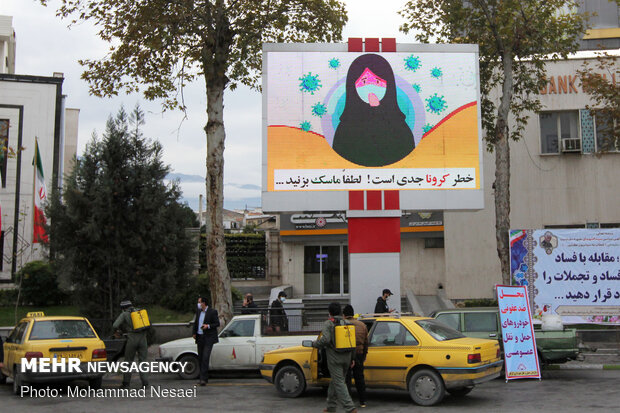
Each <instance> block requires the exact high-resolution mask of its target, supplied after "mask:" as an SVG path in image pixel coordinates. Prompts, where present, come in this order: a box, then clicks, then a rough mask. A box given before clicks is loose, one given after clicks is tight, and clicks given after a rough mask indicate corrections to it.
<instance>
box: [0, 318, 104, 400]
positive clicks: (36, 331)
mask: <svg viewBox="0 0 620 413" xmlns="http://www.w3.org/2000/svg"><path fill="white" fill-rule="evenodd" d="M32 359H50V360H51V359H57V360H58V359H79V361H80V364H79V370H80V371H81V372H76V371H72V372H69V371H65V372H39V371H37V372H36V373H35V372H31V371H26V372H23V371H22V368H21V364H22V363H23V362H25V360H27V361H31V360H32ZM106 360H107V354H106V350H105V345H104V343H103V341H101V339H100V338H99V336H97V333H96V332H95V329H94V328H93V326H92V325H91V324H90V322H89V321H88V319H86V318H85V317H70V316H49V317H46V316H45V314H43V313H42V312H33V313H28V314H27V315H26V317H25V318H23V319H21V320H20V321H19V323H17V325H16V326H15V328H14V329H13V331H11V333H10V334H9V336H8V337H7V339H6V341H5V343H4V367H3V368H1V369H0V381H4V380H6V378H7V377H10V378H12V379H13V391H14V392H15V394H18V393H19V392H20V390H21V386H23V385H24V384H25V383H41V382H50V381H69V380H76V379H86V380H88V381H89V385H90V387H92V388H99V387H101V380H102V376H103V374H102V373H97V372H89V369H88V367H87V365H86V363H88V362H104V361H106ZM67 370H68V369H67ZM76 370H77V369H76Z"/></svg>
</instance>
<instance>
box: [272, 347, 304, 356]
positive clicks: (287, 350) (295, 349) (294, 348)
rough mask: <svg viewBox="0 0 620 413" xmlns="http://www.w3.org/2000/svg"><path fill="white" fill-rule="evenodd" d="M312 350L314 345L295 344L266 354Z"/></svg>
mask: <svg viewBox="0 0 620 413" xmlns="http://www.w3.org/2000/svg"><path fill="white" fill-rule="evenodd" d="M311 351H312V347H304V346H294V347H286V348H279V349H277V350H271V351H268V352H266V353H265V355H274V354H284V353H309V352H311Z"/></svg>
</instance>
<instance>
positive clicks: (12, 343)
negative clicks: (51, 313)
mask: <svg viewBox="0 0 620 413" xmlns="http://www.w3.org/2000/svg"><path fill="white" fill-rule="evenodd" d="M28 324H29V323H28V321H21V322H20V323H19V324H18V325H17V326H15V328H14V329H13V331H12V332H11V334H10V335H9V336H8V337H7V340H6V343H5V344H4V365H5V368H6V369H7V370H8V371H9V372H10V373H11V376H13V374H14V373H15V372H14V371H13V366H14V365H18V367H17V368H18V369H19V365H20V364H21V360H22V357H24V356H25V355H26V351H25V349H24V343H25V341H26V332H27V331H28Z"/></svg>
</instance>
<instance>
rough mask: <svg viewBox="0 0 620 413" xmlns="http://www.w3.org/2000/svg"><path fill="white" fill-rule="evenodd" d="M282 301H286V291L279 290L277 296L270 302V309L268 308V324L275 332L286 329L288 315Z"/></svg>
mask: <svg viewBox="0 0 620 413" xmlns="http://www.w3.org/2000/svg"><path fill="white" fill-rule="evenodd" d="M284 301H286V293H285V292H284V291H280V292H279V293H278V298H277V299H275V300H273V302H272V303H271V310H269V324H270V325H271V327H273V330H274V332H276V333H279V332H281V331H288V317H287V316H286V311H284V306H283V305H282V303H283V302H284Z"/></svg>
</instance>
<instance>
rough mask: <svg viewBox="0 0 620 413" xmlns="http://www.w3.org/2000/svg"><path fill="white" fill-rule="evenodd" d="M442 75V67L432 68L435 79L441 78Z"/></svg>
mask: <svg viewBox="0 0 620 413" xmlns="http://www.w3.org/2000/svg"><path fill="white" fill-rule="evenodd" d="M442 75H443V72H442V71H441V69H440V68H438V67H434V68H432V69H431V76H432V77H434V78H435V79H439V78H440V77H441V76H442Z"/></svg>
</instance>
